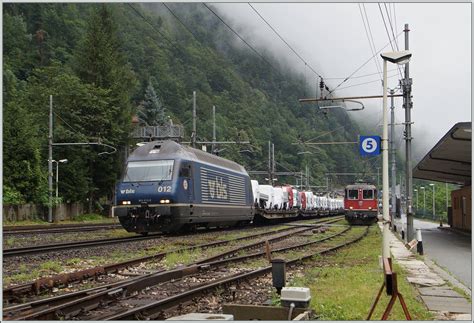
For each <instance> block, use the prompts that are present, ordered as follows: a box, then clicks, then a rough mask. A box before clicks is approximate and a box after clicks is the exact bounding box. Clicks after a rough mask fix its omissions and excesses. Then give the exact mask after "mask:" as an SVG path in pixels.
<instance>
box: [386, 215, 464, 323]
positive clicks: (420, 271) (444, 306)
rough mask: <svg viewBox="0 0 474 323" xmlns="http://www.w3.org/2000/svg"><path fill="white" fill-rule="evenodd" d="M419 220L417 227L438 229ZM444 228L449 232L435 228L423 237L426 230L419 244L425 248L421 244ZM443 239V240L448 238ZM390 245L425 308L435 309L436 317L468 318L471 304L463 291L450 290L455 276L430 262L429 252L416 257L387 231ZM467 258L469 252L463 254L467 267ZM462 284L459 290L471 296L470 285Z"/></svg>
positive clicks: (442, 231)
mask: <svg viewBox="0 0 474 323" xmlns="http://www.w3.org/2000/svg"><path fill="white" fill-rule="evenodd" d="M417 222H418V221H417ZM421 222H423V223H415V227H417V225H418V227H419V228H425V229H424V230H439V229H438V228H437V225H436V224H435V223H428V224H427V223H426V221H421ZM379 226H380V228H381V229H382V224H381V222H379ZM433 226H434V227H433ZM422 232H423V231H422ZM428 232H430V231H428ZM435 232H436V231H435ZM448 232H449V233H451V232H450V231H449V230H439V232H436V233H435V235H434V236H431V237H429V238H427V239H426V238H425V236H427V237H428V236H430V234H429V233H428V234H425V235H423V237H422V238H423V248H424V249H425V251H426V250H427V249H426V248H425V243H428V241H430V240H432V239H436V238H437V234H445V233H448ZM447 237H449V236H447ZM443 238H444V239H450V238H445V237H444V236H443ZM444 241H445V242H446V241H448V240H444ZM390 249H391V253H392V257H393V258H394V260H395V261H396V262H397V263H398V264H399V265H400V266H402V267H403V268H404V270H405V271H406V275H407V280H408V281H409V282H410V283H411V284H413V286H415V288H417V290H418V292H419V293H420V297H421V299H422V300H423V302H424V303H425V305H426V306H427V308H428V309H429V310H430V311H432V312H433V313H435V316H436V319H437V320H469V321H471V319H472V304H471V303H470V302H469V301H468V300H467V299H466V297H465V296H464V295H461V294H460V293H459V292H457V291H455V290H454V288H453V287H452V286H456V282H457V279H456V278H455V277H453V275H452V274H450V273H449V272H448V271H446V270H443V268H441V267H439V266H437V265H436V264H434V263H433V261H431V260H430V256H425V257H423V258H421V259H420V257H417V256H416V255H415V253H413V252H411V251H409V250H408V249H407V248H406V247H405V243H404V242H403V241H402V240H401V239H400V237H399V236H398V235H396V234H395V233H393V232H390ZM415 249H416V248H415ZM435 249H436V246H435V245H432V247H431V250H432V251H433V250H435ZM469 250H470V245H469ZM432 254H437V253H436V251H435V252H434V253H433V252H432ZM425 255H427V252H425ZM441 255H442V254H441ZM470 259H471V258H470V256H469V258H467V257H465V259H464V260H466V261H467V262H469V270H470V268H471V264H470ZM462 286H464V285H462ZM457 287H458V288H459V287H460V286H459V285H458V286H457ZM464 287H465V288H461V290H463V291H464V293H466V294H467V295H469V297H471V294H470V291H471V290H470V288H467V286H464ZM469 287H470V285H469Z"/></svg>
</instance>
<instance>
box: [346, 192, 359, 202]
mask: <svg viewBox="0 0 474 323" xmlns="http://www.w3.org/2000/svg"><path fill="white" fill-rule="evenodd" d="M347 199H348V200H358V199H359V191H358V190H347Z"/></svg>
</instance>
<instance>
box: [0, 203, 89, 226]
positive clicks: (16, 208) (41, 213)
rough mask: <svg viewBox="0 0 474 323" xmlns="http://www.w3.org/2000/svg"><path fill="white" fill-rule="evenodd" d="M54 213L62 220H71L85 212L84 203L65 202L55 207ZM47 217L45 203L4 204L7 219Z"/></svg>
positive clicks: (20, 219) (5, 218)
mask: <svg viewBox="0 0 474 323" xmlns="http://www.w3.org/2000/svg"><path fill="white" fill-rule="evenodd" d="M53 214H55V215H56V216H58V219H59V220H60V221H61V220H70V219H73V218H74V217H76V216H78V215H81V214H84V205H83V204H82V203H63V204H60V205H58V206H56V207H55V208H53ZM47 217H48V208H47V207H45V206H43V205H36V204H22V205H3V219H4V220H6V221H10V222H14V221H25V220H35V219H46V218H47Z"/></svg>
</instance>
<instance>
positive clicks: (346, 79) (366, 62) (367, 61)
mask: <svg viewBox="0 0 474 323" xmlns="http://www.w3.org/2000/svg"><path fill="white" fill-rule="evenodd" d="M401 34H402V32H400V33H399V34H398V35H397V38H398V37H400V35H401ZM388 45H390V43H387V44H385V46H383V47H382V48H381V49H380V50H379V51H377V52H376V53H375V55H377V54H379V53H380V52H381V51H383V50H384V49H385V47H387V46H388ZM371 60H372V56H371V57H370V58H369V59H368V60H366V61H365V62H364V63H363V64H362V65H361V66H359V67H358V68H356V70H355V71H354V72H352V73H351V74H350V75H349V76H348V77H346V78H345V79H344V80H343V81H342V82H341V83H339V84H338V85H337V86H336V87H335V88H334V89H332V90H331V92H330V94H331V93H332V92H334V91H335V90H336V89H337V88H338V87H340V86H341V85H342V84H344V83H345V82H347V81H348V80H349V79H351V78H352V76H353V75H354V74H356V73H357V72H358V71H359V70H361V69H362V68H363V67H364V66H365V65H367V64H368V63H369V62H370V61H371Z"/></svg>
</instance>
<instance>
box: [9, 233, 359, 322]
mask: <svg viewBox="0 0 474 323" xmlns="http://www.w3.org/2000/svg"><path fill="white" fill-rule="evenodd" d="M313 228H314V227H313ZM313 228H304V229H303V230H296V231H294V232H291V233H290V234H285V235H284V236H285V237H289V236H291V235H297V234H299V233H302V232H304V231H308V230H311V229H313ZM349 229H350V227H348V228H345V229H344V230H342V231H341V232H338V233H336V234H334V235H331V236H328V237H325V238H323V239H319V240H316V241H311V242H307V243H303V244H299V245H296V246H289V247H284V248H280V249H277V250H274V252H281V251H287V250H291V249H298V248H302V247H305V246H307V245H311V244H316V243H321V242H323V241H326V240H329V239H332V238H334V237H336V236H339V235H342V234H344V233H345V232H347V231H348V230H349ZM281 239H282V235H279V236H277V237H274V238H272V239H269V240H268V241H272V242H276V241H279V240H281ZM263 244H264V242H257V243H254V244H251V245H246V246H242V247H240V249H241V250H247V249H249V246H257V245H263ZM237 249H239V248H237ZM229 254H230V253H229V252H225V253H222V254H220V255H219V256H217V257H210V258H207V259H205V260H202V261H198V262H195V263H193V264H191V265H189V266H187V267H185V268H180V269H174V270H168V271H162V272H157V273H152V274H147V275H143V276H141V277H136V278H133V279H129V280H127V281H122V282H116V283H112V284H109V285H106V286H101V287H96V288H92V289H88V290H84V291H80V292H75V293H71V294H66V295H62V296H56V297H53V298H48V299H44V300H39V301H34V302H30V303H27V304H20V305H16V306H12V307H9V308H5V309H4V318H5V319H12V320H30V319H38V318H39V319H54V318H55V316H56V313H59V315H60V316H62V317H63V316H64V317H66V318H70V317H72V316H74V315H77V314H78V313H79V312H80V311H81V310H82V309H83V308H86V307H87V308H93V307H96V305H97V304H99V303H100V304H105V303H107V302H108V301H112V300H115V298H116V296H117V295H121V296H122V297H124V296H125V295H130V294H133V293H134V292H137V291H140V290H143V289H145V288H146V287H148V286H153V285H156V284H159V283H163V282H166V281H169V280H171V279H179V278H182V277H184V276H187V275H191V274H196V273H199V272H200V271H201V270H203V269H204V270H207V269H208V268H209V267H210V266H222V265H224V264H228V263H231V262H236V261H242V260H248V259H251V258H254V257H260V256H262V255H263V254H265V252H263V251H262V252H257V253H253V254H250V255H247V256H241V257H235V258H228V256H229ZM216 258H220V259H221V260H219V261H214V260H215V259H216ZM222 258H223V259H222ZM94 304H95V305H94ZM35 308H39V309H40V310H39V311H38V312H33V310H34V309H35ZM16 311H25V312H26V313H25V314H24V315H21V314H20V315H18V314H16V315H15V314H14V312H16ZM6 313H9V315H10V316H12V315H13V317H11V318H9V317H5V314H6Z"/></svg>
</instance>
